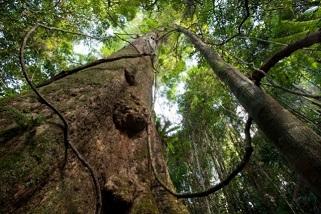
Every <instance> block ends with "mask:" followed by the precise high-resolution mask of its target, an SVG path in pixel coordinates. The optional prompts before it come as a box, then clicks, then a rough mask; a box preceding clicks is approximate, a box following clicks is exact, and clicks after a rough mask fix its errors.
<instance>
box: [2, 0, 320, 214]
mask: <svg viewBox="0 0 321 214" xmlns="http://www.w3.org/2000/svg"><path fill="white" fill-rule="evenodd" d="M56 3H58V4H56ZM244 3H245V1H239V0H225V1H212V0H202V1H196V0H186V1H181V0H171V1H168V0H156V1H150V0H144V1H139V0H124V1H112V0H111V1H105V0H74V1H51V0H50V1H49V0H44V1H39V0H33V1H4V2H1V3H0V13H1V17H0V61H1V63H0V96H5V97H7V98H10V97H11V96H14V95H15V94H17V93H19V92H21V91H23V90H29V87H27V86H26V84H25V82H24V78H23V77H22V75H21V71H20V66H19V60H18V54H19V53H18V49H19V47H20V43H21V40H22V39H23V37H24V35H25V33H26V32H27V31H28V29H30V27H31V26H32V25H34V24H35V23H37V22H39V23H43V24H45V25H48V26H50V27H56V28H60V29H64V30H67V31H73V32H81V33H85V34H90V35H92V36H94V37H99V38H101V39H99V40H98V41H96V43H94V42H93V39H89V38H86V37H84V36H81V35H76V34H70V33H66V32H61V31H54V30H48V29H43V28H40V29H38V30H37V32H36V33H35V34H34V35H33V37H32V38H31V39H30V41H29V42H28V45H27V49H26V53H25V61H26V64H27V65H28V73H29V75H30V77H31V78H32V81H33V82H34V83H36V84H37V83H40V82H42V81H44V80H46V79H48V78H50V77H52V76H53V75H55V74H57V73H58V72H59V71H61V70H67V69H68V68H69V67H74V65H78V64H84V63H86V62H89V61H93V60H95V59H96V58H97V57H98V56H99V55H100V56H104V57H106V56H108V55H110V54H112V53H113V52H115V51H116V50H118V49H120V48H121V47H123V46H124V45H128V42H129V41H131V40H133V39H134V38H135V37H136V36H138V35H143V34H144V33H147V32H150V31H154V30H164V29H170V28H171V26H172V25H173V24H181V25H183V26H186V27H188V28H189V29H190V30H192V31H194V32H196V33H197V34H198V35H199V36H200V37H202V38H203V40H204V41H205V42H208V43H212V44H219V43H222V42H223V45H213V48H214V49H215V50H217V52H218V53H219V54H220V55H221V56H222V57H223V58H224V60H225V61H227V62H228V63H230V64H232V65H234V66H235V67H237V68H238V69H239V70H240V71H241V72H243V73H244V74H246V75H248V76H250V74H251V73H252V71H253V68H252V65H253V66H255V67H260V66H261V65H262V64H263V63H264V62H265V61H266V60H267V59H268V58H269V57H270V56H272V55H273V54H274V53H276V52H277V51H279V50H280V49H282V48H283V47H285V46H286V45H287V44H289V43H291V42H294V41H297V40H298V39H302V38H304V37H305V36H306V35H307V34H309V33H310V32H315V31H317V30H318V29H319V28H320V26H321V21H320V20H321V6H320V1H303V0H284V1H279V0H271V1H248V4H249V5H248V6H249V11H248V12H249V14H250V15H249V17H248V18H247V19H246V20H245V19H244V17H246V13H247V11H246V8H245V4H244ZM13 23H14V24H13ZM241 23H243V24H242V25H240V24H241ZM107 30H108V31H113V32H114V34H111V35H109V34H107V33H106V31H107ZM239 30H240V31H241V33H242V35H237V36H236V37H234V38H233V39H231V40H229V38H231V37H232V36H234V35H236V34H238V33H239ZM227 40H229V42H227V43H225V41H227ZM76 44H85V45H87V46H89V45H94V46H100V47H101V48H100V50H96V51H94V48H91V49H89V50H90V53H88V54H83V53H78V54H76V53H75V51H74V47H75V45H76ZM97 49H98V48H97ZM320 52H321V47H320V44H316V45H313V46H311V47H309V48H306V49H303V50H299V51H296V52H295V53H293V54H291V56H289V57H287V58H285V59H283V60H282V61H281V62H279V63H278V64H277V65H275V66H274V67H273V68H272V69H271V71H270V72H269V74H268V78H271V79H273V81H275V82H276V83H278V84H279V85H281V86H284V87H286V88H287V89H291V90H295V91H300V92H306V93H313V94H320V93H321V72H320V69H321V63H320V62H321V57H320ZM157 54H158V58H157V59H158V60H157V63H156V67H157V71H158V73H157V75H158V76H157V80H158V81H157V83H158V84H160V85H161V86H162V87H164V88H166V97H167V98H168V99H170V101H171V102H176V103H177V104H178V106H179V114H181V116H182V118H183V120H182V123H181V124H180V126H179V127H178V126H173V125H172V124H171V122H170V121H166V120H165V121H166V122H164V123H161V122H160V121H159V120H157V121H156V125H157V128H158V132H159V134H160V137H161V139H162V142H163V144H164V146H165V148H166V151H167V154H166V156H167V159H168V166H169V171H170V174H171V177H172V180H173V183H174V184H175V186H176V188H177V190H179V191H181V190H182V191H190V190H193V191H197V190H201V189H204V188H205V187H207V186H210V185H211V184H214V183H216V182H218V181H219V180H222V179H223V178H224V177H225V176H226V175H227V174H228V172H229V171H231V169H233V167H234V166H235V165H236V164H237V163H238V162H239V161H240V159H241V157H242V154H243V152H244V149H243V141H244V133H243V132H244V121H245V117H246V112H245V111H244V110H243V109H242V108H241V106H240V104H239V103H238V102H237V101H236V100H235V98H234V97H233V96H232V95H231V93H229V92H228V91H227V90H226V88H225V86H223V85H222V84H221V83H220V82H219V81H218V80H217V78H216V77H215V76H214V75H213V73H212V71H211V70H210V69H209V67H208V65H207V64H206V63H205V60H204V59H203V58H202V56H200V55H198V53H197V52H196V50H195V49H194V48H193V47H191V45H190V44H189V42H188V41H186V39H185V38H184V37H182V36H181V35H179V34H177V33H174V32H173V33H171V34H169V35H168V37H167V38H166V40H165V41H164V43H163V44H162V45H161V47H160V48H159V50H158V53H157ZM88 78H89V77H88ZM90 78H93V77H90ZM88 81H90V80H88ZM100 81H102V80H100ZM182 86H183V87H182ZM262 87H263V89H264V90H266V91H267V92H268V93H270V94H271V95H272V96H274V97H275V98H276V99H277V100H279V102H280V103H281V104H282V105H283V106H284V107H286V108H287V109H288V110H290V111H291V112H292V113H294V114H295V115H296V116H297V117H299V118H300V119H301V120H302V121H304V122H306V123H307V124H308V125H309V126H311V127H312V128H313V129H314V130H315V131H316V132H319V133H320V112H321V111H320V106H321V103H320V100H317V99H312V98H311V99H310V98H309V99H308V98H304V97H302V96H297V95H290V94H289V93H287V92H285V91H282V90H280V89H279V88H276V87H273V86H271V84H270V82H269V81H268V80H267V79H265V80H264V81H263V83H262ZM182 88H183V89H182ZM2 111H6V112H7V113H8V117H11V118H12V119H13V120H14V121H15V122H16V123H17V125H18V126H19V127H24V128H28V127H30V126H34V125H37V124H39V123H40V122H41V120H42V119H41V117H40V118H33V117H30V116H29V115H27V114H25V113H22V112H20V111H17V110H15V109H5V110H2ZM252 135H253V144H254V147H255V154H254V157H253V158H252V162H251V163H250V164H249V166H248V168H247V169H246V170H244V171H243V172H242V173H240V175H239V176H238V178H237V179H236V180H234V181H233V182H232V183H231V184H230V185H229V186H228V187H227V188H225V189H224V190H223V191H221V192H218V193H217V194H216V195H213V196H211V197H208V198H207V199H195V200H189V201H187V202H186V203H187V204H188V205H189V207H190V209H191V212H194V213H205V211H204V210H206V209H205V208H204V204H206V203H204V202H205V200H208V201H209V204H210V208H211V210H212V211H213V212H214V211H218V212H220V213H275V212H277V213H291V212H296V213H303V212H304V213H313V212H319V211H320V199H318V198H316V196H314V195H313V194H312V193H311V192H310V190H308V189H307V188H305V187H300V190H299V192H300V194H299V196H298V197H297V198H296V199H295V200H292V195H293V192H294V190H295V188H297V186H303V185H301V184H300V181H299V180H297V179H296V176H294V173H293V172H292V170H290V169H289V168H288V167H287V165H286V164H285V162H284V160H283V159H282V158H281V157H280V155H279V154H278V153H277V150H276V149H275V148H274V147H272V146H271V143H270V142H268V140H266V139H265V138H264V136H263V135H262V134H261V133H260V132H259V131H258V129H257V127H254V128H253V129H252ZM19 157H20V156H19ZM12 158H13V159H14V158H15V157H12ZM17 158H18V156H17ZM23 158H26V157H24V156H23ZM21 160H22V159H21ZM21 160H20V159H19V160H15V161H16V162H17V163H19V164H20V162H21V163H22V161H21ZM10 164H11V163H9V165H10ZM6 167H7V166H6ZM17 167H21V166H20V165H19V166H17ZM28 170H29V171H30V170H31V169H29V168H28ZM28 170H27V171H28ZM25 171H26V170H25ZM302 210H303V212H302ZM315 210H316V211H315Z"/></svg>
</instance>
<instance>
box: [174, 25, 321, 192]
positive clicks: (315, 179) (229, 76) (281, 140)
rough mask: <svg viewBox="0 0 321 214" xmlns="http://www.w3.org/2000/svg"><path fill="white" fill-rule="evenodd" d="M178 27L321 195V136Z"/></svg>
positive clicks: (266, 133)
mask: <svg viewBox="0 0 321 214" xmlns="http://www.w3.org/2000/svg"><path fill="white" fill-rule="evenodd" d="M177 30H178V31H180V32H182V33H184V34H185V35H186V36H187V37H188V38H189V39H190V41H191V42H192V43H193V44H194V46H195V48H196V49H198V50H199V51H200V52H201V54H202V55H203V56H204V57H205V58H206V60H207V62H208V63H209V65H210V66H211V67H212V69H213V71H214V73H215V74H216V75H217V76H218V77H219V79H220V80H221V81H222V82H224V83H225V84H226V85H227V86H228V87H229V89H230V90H231V91H232V93H233V94H234V95H235V97H236V98H237V99H238V100H239V102H240V104H241V105H242V106H243V107H244V108H245V109H246V111H247V112H248V113H249V114H250V116H251V117H252V118H253V119H254V121H255V122H256V123H257V124H258V126H259V128H260V129H261V130H262V131H263V132H264V134H265V135H266V136H267V137H268V138H269V139H271V141H272V142H273V143H274V145H275V146H276V147H277V148H278V150H279V151H280V152H281V154H282V155H283V156H284V157H285V158H286V159H287V161H288V162H289V163H290V165H292V166H293V167H294V169H295V170H296V172H297V173H298V174H300V175H301V176H302V178H303V179H304V180H305V181H306V182H307V184H308V185H309V186H310V188H311V190H312V191H313V192H315V193H316V194H317V195H318V196H319V197H321V182H320V181H321V137H320V136H319V135H317V134H316V133H315V132H314V131H312V130H311V129H310V128H309V127H307V126H306V125H305V124H303V123H302V122H301V121H300V120H298V119H297V118H296V117H295V116H294V115H292V114H291V113H290V112H289V111H287V110H286V109H285V108H283V107H282V106H281V105H280V104H279V103H278V102H277V101H276V100H274V99H273V98H272V97H271V96H269V95H268V94H266V93H265V92H264V91H262V90H261V89H260V88H259V87H257V86H256V85H255V84H254V83H253V82H252V81H250V80H249V79H248V78H247V77H245V76H244V75H243V74H241V73H240V72H239V71H238V70H237V69H236V68H234V67H233V66H231V65H229V64H227V63H225V62H224V61H223V60H222V58H221V57H220V56H219V55H218V54H217V53H216V52H214V51H213V50H212V49H211V47H209V46H208V45H206V44H205V43H203V42H202V41H201V40H200V39H199V38H198V37H197V36H196V35H194V34H193V33H192V32H190V31H188V30H187V29H185V28H182V27H177Z"/></svg>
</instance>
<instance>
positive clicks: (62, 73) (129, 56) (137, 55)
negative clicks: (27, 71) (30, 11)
mask: <svg viewBox="0 0 321 214" xmlns="http://www.w3.org/2000/svg"><path fill="white" fill-rule="evenodd" d="M143 56H151V54H147V53H142V54H130V55H122V56H115V57H109V58H106V59H99V60H96V61H94V62H90V63H88V64H85V65H82V66H78V67H76V68H72V69H70V70H64V71H61V72H59V73H58V74H57V75H55V76H53V77H52V78H51V79H49V80H47V81H45V82H43V83H41V84H39V85H37V88H40V87H43V86H46V85H49V84H50V83H52V82H54V81H57V80H59V79H62V78H64V77H66V76H69V75H71V74H74V73H77V72H78V71H81V70H84V69H86V68H90V67H93V66H96V65H99V64H102V63H107V62H113V61H117V60H121V59H132V58H139V57H143Z"/></svg>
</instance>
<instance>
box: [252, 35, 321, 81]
mask: <svg viewBox="0 0 321 214" xmlns="http://www.w3.org/2000/svg"><path fill="white" fill-rule="evenodd" d="M320 42H321V29H320V30H318V31H317V32H314V33H311V34H309V35H308V36H306V37H305V38H303V39H301V40H298V41H296V42H293V43H291V44H289V45H287V46H286V47H285V48H283V49H281V50H280V51H278V52H277V53H275V54H274V55H273V56H271V57H270V58H269V59H268V60H267V61H266V62H265V63H264V64H263V65H262V66H261V67H260V70H262V71H264V72H265V73H268V71H269V70H270V69H271V68H272V67H273V66H274V65H275V64H277V63H278V62H279V61H280V60H282V59H284V58H286V57H288V56H290V55H291V54H292V53H293V52H295V51H297V50H299V49H302V48H305V47H309V46H311V45H313V44H316V43H320ZM263 77H264V74H262V72H259V71H255V72H253V74H252V76H251V79H252V80H253V81H254V82H255V84H256V85H258V86H259V85H260V83H261V80H262V78H263Z"/></svg>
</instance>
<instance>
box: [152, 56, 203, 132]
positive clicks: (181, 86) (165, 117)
mask: <svg viewBox="0 0 321 214" xmlns="http://www.w3.org/2000/svg"><path fill="white" fill-rule="evenodd" d="M197 64H198V57H197V55H193V56H192V57H190V58H187V60H186V61H185V65H186V69H185V70H184V71H183V72H182V73H181V74H180V78H178V79H180V81H179V82H178V83H177V86H176V90H175V92H176V97H179V96H181V95H183V94H184V93H185V91H186V88H185V81H184V80H185V78H186V76H187V72H188V70H189V69H191V68H192V67H194V66H197ZM167 90H169V89H168V87H167V86H166V85H162V86H160V87H158V89H157V91H156V94H155V101H154V102H155V103H154V111H155V113H156V115H157V117H159V118H160V119H161V123H162V124H164V122H165V121H169V122H170V123H171V124H172V125H171V127H174V126H180V125H181V123H182V120H183V118H182V115H181V114H180V113H179V108H178V104H177V102H176V101H175V100H174V101H173V100H169V99H168V98H167V97H166V91H167Z"/></svg>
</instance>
